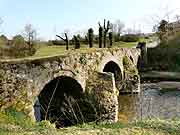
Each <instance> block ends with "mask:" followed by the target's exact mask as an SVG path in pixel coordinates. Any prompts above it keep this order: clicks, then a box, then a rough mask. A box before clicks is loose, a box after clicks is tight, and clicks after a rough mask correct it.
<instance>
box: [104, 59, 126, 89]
mask: <svg viewBox="0 0 180 135" xmlns="http://www.w3.org/2000/svg"><path fill="white" fill-rule="evenodd" d="M103 72H110V73H113V74H114V78H115V84H116V88H118V90H120V89H121V87H122V78H123V76H122V71H121V68H120V67H119V65H118V64H117V63H116V62H114V61H109V62H107V63H106V65H105V66H104V68H103Z"/></svg>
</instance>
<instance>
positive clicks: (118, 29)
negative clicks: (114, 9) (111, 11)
mask: <svg viewBox="0 0 180 135" xmlns="http://www.w3.org/2000/svg"><path fill="white" fill-rule="evenodd" d="M124 27H125V25H124V23H123V22H122V21H120V20H116V21H115V23H112V24H111V31H112V32H113V33H115V34H118V36H120V35H121V34H122V32H123V29H124Z"/></svg>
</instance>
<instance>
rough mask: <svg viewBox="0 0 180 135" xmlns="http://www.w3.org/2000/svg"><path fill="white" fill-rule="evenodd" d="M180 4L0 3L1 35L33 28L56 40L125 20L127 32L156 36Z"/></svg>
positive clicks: (94, 0)
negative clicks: (154, 31) (157, 26)
mask: <svg viewBox="0 0 180 135" xmlns="http://www.w3.org/2000/svg"><path fill="white" fill-rule="evenodd" d="M179 8H180V0H0V17H1V18H2V20H3V24H2V25H1V26H0V32H1V33H3V34H5V35H7V36H8V37H12V36H14V35H16V34H21V33H22V31H23V29H24V26H25V25H26V24H32V25H33V26H34V28H35V29H36V30H37V33H38V36H39V38H40V39H45V40H48V39H54V38H55V35H56V34H59V33H62V32H63V31H64V30H68V31H69V32H70V33H71V34H76V33H83V32H85V31H86V30H87V29H88V28H90V27H92V28H93V29H95V31H97V29H98V22H99V21H100V22H101V23H103V19H107V20H110V21H111V22H114V21H115V20H118V19H119V20H121V21H122V22H123V23H124V24H125V26H126V28H132V29H140V30H141V31H142V32H152V27H153V25H154V24H155V23H157V21H158V20H159V19H161V18H163V16H165V14H166V13H168V14H169V16H171V18H173V17H174V16H175V15H176V14H178V12H179V14H180V10H179Z"/></svg>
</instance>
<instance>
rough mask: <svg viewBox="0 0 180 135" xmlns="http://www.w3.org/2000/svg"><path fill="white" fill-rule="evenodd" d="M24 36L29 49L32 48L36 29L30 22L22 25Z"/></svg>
mask: <svg viewBox="0 0 180 135" xmlns="http://www.w3.org/2000/svg"><path fill="white" fill-rule="evenodd" d="M24 36H25V39H26V40H27V43H28V45H29V49H32V47H33V45H34V42H35V40H36V38H37V31H36V29H35V28H34V27H33V25H32V24H26V25H25V27H24Z"/></svg>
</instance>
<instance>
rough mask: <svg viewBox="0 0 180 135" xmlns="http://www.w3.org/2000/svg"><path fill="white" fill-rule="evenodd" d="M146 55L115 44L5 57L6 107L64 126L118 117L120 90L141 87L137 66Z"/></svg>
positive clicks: (0, 77) (0, 84)
mask: <svg viewBox="0 0 180 135" xmlns="http://www.w3.org/2000/svg"><path fill="white" fill-rule="evenodd" d="M140 54H141V52H140V50H139V49H133V48H132V49H127V48H120V49H118V48H112V49H90V50H88V51H86V52H84V53H82V52H80V51H70V52H68V53H67V54H66V55H59V56H53V57H46V58H39V59H38V58H36V59H30V58H29V59H28V58H27V59H23V60H22V59H19V60H1V61H0V108H1V111H2V110H6V109H7V108H10V107H13V108H15V109H17V110H18V111H23V112H24V113H25V114H27V115H28V116H30V117H32V118H33V119H36V120H37V121H40V120H50V121H51V122H56V125H58V124H59V125H60V126H62V125H63V124H64V126H67V125H68V124H70V123H71V124H75V123H78V122H82V121H83V122H84V121H87V122H88V121H94V120H100V121H108V122H115V121H117V120H118V117H117V116H118V101H117V97H118V94H119V93H121V92H139V90H140V88H139V86H140V78H139V75H138V70H137V68H136V66H137V63H138V58H139V56H140ZM57 119H58V122H57ZM67 121H68V122H67ZM62 123H63V124H62Z"/></svg>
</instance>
